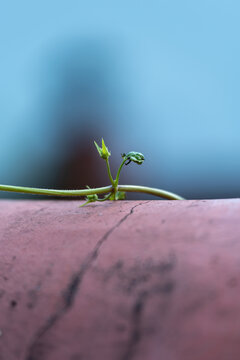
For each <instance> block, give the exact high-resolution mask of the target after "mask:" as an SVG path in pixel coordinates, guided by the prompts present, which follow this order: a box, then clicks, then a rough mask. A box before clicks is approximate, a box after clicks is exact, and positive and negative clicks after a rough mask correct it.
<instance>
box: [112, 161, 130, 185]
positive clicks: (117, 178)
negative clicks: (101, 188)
mask: <svg viewBox="0 0 240 360" xmlns="http://www.w3.org/2000/svg"><path fill="white" fill-rule="evenodd" d="M126 161H127V159H126V158H124V159H123V161H122V163H121V165H120V166H119V169H118V172H117V176H116V179H115V181H114V185H115V187H116V188H117V186H118V182H119V176H120V172H121V170H122V167H123V165H124V164H125V162H126Z"/></svg>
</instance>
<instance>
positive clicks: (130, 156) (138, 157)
mask: <svg viewBox="0 0 240 360" xmlns="http://www.w3.org/2000/svg"><path fill="white" fill-rule="evenodd" d="M122 156H123V157H124V158H125V159H126V160H128V161H129V162H128V164H129V163H130V162H131V161H133V162H135V163H136V164H138V165H141V164H142V163H143V161H144V160H145V157H144V155H143V154H142V153H140V152H136V151H130V152H128V153H127V154H123V155H122Z"/></svg>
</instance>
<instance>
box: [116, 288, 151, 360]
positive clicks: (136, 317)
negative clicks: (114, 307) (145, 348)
mask: <svg viewBox="0 0 240 360" xmlns="http://www.w3.org/2000/svg"><path fill="white" fill-rule="evenodd" d="M147 296H148V293H147V292H146V291H142V292H141V293H140V294H139V295H138V297H137V299H136V301H135V302H134V304H133V307H132V314H131V317H132V332H131V336H130V339H129V343H128V346H127V349H126V352H125V354H124V355H123V357H122V360H130V359H132V358H133V356H134V354H135V352H136V348H137V346H138V344H139V342H140V341H141V338H142V331H141V321H142V314H143V310H144V307H145V302H146V299H147Z"/></svg>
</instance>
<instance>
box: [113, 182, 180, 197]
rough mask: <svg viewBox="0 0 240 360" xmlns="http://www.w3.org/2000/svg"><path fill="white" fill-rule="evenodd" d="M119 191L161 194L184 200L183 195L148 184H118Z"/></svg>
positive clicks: (160, 195)
mask: <svg viewBox="0 0 240 360" xmlns="http://www.w3.org/2000/svg"><path fill="white" fill-rule="evenodd" d="M118 191H127V192H142V193H145V194H151V195H155V196H159V197H162V198H165V199H169V200H184V198H183V197H181V196H179V195H177V194H174V193H172V192H169V191H165V190H161V189H156V188H150V187H147V186H138V185H118Z"/></svg>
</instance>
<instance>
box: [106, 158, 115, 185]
mask: <svg viewBox="0 0 240 360" xmlns="http://www.w3.org/2000/svg"><path fill="white" fill-rule="evenodd" d="M106 164H107V172H108V176H109V179H110V181H111V184H112V186H114V185H115V184H114V180H113V177H112V174H111V170H110V164H109V160H108V158H107V159H106Z"/></svg>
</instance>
